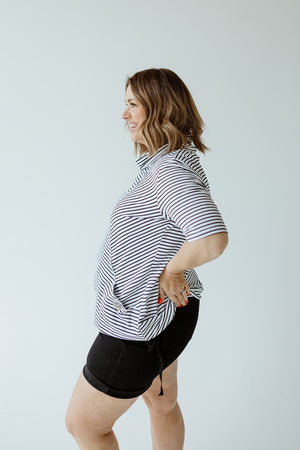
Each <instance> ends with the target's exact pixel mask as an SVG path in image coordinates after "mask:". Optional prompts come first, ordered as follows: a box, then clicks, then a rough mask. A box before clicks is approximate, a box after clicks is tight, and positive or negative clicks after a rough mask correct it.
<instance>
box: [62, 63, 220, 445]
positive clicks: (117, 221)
mask: <svg viewBox="0 0 300 450" xmlns="http://www.w3.org/2000/svg"><path fill="white" fill-rule="evenodd" d="M125 91H126V92H125V103H126V109H125V111H124V112H123V114H122V118H123V119H124V120H125V126H126V127H127V128H128V129H129V130H130V136H131V139H132V141H133V142H134V146H135V154H136V156H137V158H136V163H137V165H138V169H139V173H138V175H137V176H136V178H135V180H134V181H133V183H132V185H131V186H130V187H129V188H128V189H127V191H125V193H124V194H123V195H122V196H121V198H119V200H118V201H117V203H116V204H115V206H114V208H113V210H112V213H111V217H110V223H109V227H108V230H107V233H106V235H105V237H104V241H103V245H102V246H101V251H99V252H98V258H97V259H98V260H97V269H96V272H95V277H94V288H95V293H96V308H95V324H96V326H97V329H98V335H97V336H96V339H95V340H94V343H93V345H92V346H91V348H90V351H89V352H88V355H87V359H86V364H85V365H84V367H83V370H82V372H81V374H80V376H79V379H78V382H77V384H76V386H75V388H74V391H73V395H72V399H71V401H70V405H69V408H68V411H67V414H66V425H67V429H68V430H69V431H70V433H72V434H73V435H74V437H75V439H76V441H77V443H78V445H79V446H80V448H82V449H85V448H108V447H109V448H111V449H116V450H117V449H118V448H119V447H118V443H117V440H116V437H115V435H114V433H113V431H112V427H113V425H114V423H115V421H116V420H117V419H118V417H120V416H121V415H122V414H123V413H124V412H125V411H126V410H127V409H128V408H129V407H130V406H131V405H132V404H133V403H134V401H135V400H136V399H137V398H138V397H139V396H140V395H142V397H143V399H144V401H145V403H146V405H147V406H148V408H149V413H150V419H151V434H152V440H153V448H156V449H159V448H167V447H168V448H172V450H182V449H183V444H184V422H183V417H182V414H181V410H180V407H179V405H178V402H177V365H178V364H177V363H178V357H179V356H180V354H181V353H182V352H183V351H184V349H185V348H186V346H187V345H188V342H189V341H190V339H191V338H192V335H193V333H194V330H195V327H196V324H197V320H198V313H199V305H200V300H201V297H202V291H203V285H202V283H201V281H200V280H199V278H198V275H197V273H196V271H195V267H197V266H199V265H201V264H205V263H207V262H209V261H211V260H212V259H215V258H217V257H219V256H220V255H221V254H222V253H223V251H224V249H225V248H226V246H227V243H228V231H227V228H226V225H225V223H224V221H223V218H222V216H221V213H220V211H219V209H218V207H217V205H216V204H215V202H214V201H213V199H212V196H211V193H210V186H209V182H208V179H207V176H206V174H205V172H204V169H203V167H202V166H201V163H200V159H199V153H205V151H206V150H208V147H206V146H205V145H204V144H203V142H202V140H201V134H202V130H203V122H202V119H201V117H200V115H199V113H198V111H197V108H196V106H195V103H194V101H193V99H192V96H191V94H190V92H189V90H188V89H187V87H186V86H185V84H184V83H183V81H182V80H181V79H180V78H179V77H178V75H176V74H175V73H174V72H172V71H171V70H168V69H148V70H144V71H141V72H137V73H136V74H135V75H133V76H132V77H130V78H128V79H127V82H126V87H125ZM163 383H164V389H163ZM159 384H160V386H159ZM159 387H160V391H159ZM164 390H165V393H164Z"/></svg>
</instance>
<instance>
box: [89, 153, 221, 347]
mask: <svg viewBox="0 0 300 450" xmlns="http://www.w3.org/2000/svg"><path fill="white" fill-rule="evenodd" d="M166 147H167V144H166V145H164V146H162V147H160V148H159V149H158V151H157V153H156V154H155V155H152V156H151V157H149V154H148V153H144V154H143V155H141V156H139V157H138V158H137V159H136V163H137V164H138V166H139V168H140V171H139V173H138V175H137V177H136V178H135V179H134V181H133V183H132V185H131V186H130V187H129V188H128V189H127V190H126V191H125V192H124V193H123V194H122V195H121V197H120V198H119V199H118V201H117V203H116V205H115V206H114V208H113V211H112V213H111V216H110V221H109V227H108V230H107V232H106V235H105V237H104V241H103V244H102V246H101V248H100V250H99V251H98V261H97V264H98V265H97V269H96V273H95V276H94V289H95V292H96V308H95V325H96V326H97V328H98V329H99V331H100V332H102V333H104V334H108V335H111V336H115V337H117V338H121V339H129V340H136V341H147V340H150V339H152V338H154V337H155V336H157V335H158V334H159V333H161V332H162V331H163V330H164V329H165V328H166V327H167V325H168V324H169V323H170V322H171V320H172V319H173V317H174V315H175V312H176V308H177V306H176V305H175V304H174V303H173V302H172V301H171V300H170V299H169V298H168V297H167V296H166V297H165V298H164V299H163V302H162V303H158V298H159V276H160V274H161V272H162V271H163V269H164V268H165V266H166V265H167V263H168V262H169V261H170V260H171V259H172V258H173V256H174V255H176V253H177V252H178V251H179V250H180V248H181V246H182V244H183V243H184V242H185V241H186V240H187V241H189V242H191V241H195V240H197V239H200V238H204V237H206V236H209V235H212V234H215V233H221V232H224V231H225V232H227V228H226V226H225V224H224V221H223V219H222V216H221V214H220V212H219V210H218V208H217V206H216V204H215V203H214V201H213V199H212V197H211V195H210V187H209V183H208V180H207V177H206V174H205V172H204V170H203V168H202V166H201V164H200V160H199V150H198V149H197V148H196V147H194V146H193V144H192V145H191V146H189V147H185V148H179V149H177V150H173V151H172V152H171V153H168V154H166V153H165V148H166ZM184 276H185V279H186V282H187V284H188V285H189V287H190V293H191V296H194V297H197V298H198V299H199V300H200V298H201V293H202V291H203V285H202V283H201V281H200V280H199V278H198V275H197V273H196V271H195V269H191V270H185V271H184Z"/></svg>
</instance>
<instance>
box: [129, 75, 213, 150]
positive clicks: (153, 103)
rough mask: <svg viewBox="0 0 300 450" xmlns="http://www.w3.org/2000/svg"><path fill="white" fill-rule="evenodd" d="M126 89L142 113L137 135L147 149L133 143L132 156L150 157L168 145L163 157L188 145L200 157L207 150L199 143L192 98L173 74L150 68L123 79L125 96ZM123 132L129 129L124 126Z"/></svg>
mask: <svg viewBox="0 0 300 450" xmlns="http://www.w3.org/2000/svg"><path fill="white" fill-rule="evenodd" d="M128 85H130V88H131V90H132V92H133V94H134V95H135V97H136V98H137V100H138V101H140V103H141V104H142V106H143V107H144V109H145V112H146V119H145V120H144V122H143V123H142V124H141V128H140V131H141V133H142V135H143V136H144V139H145V141H146V142H147V146H146V145H144V144H142V143H139V142H135V143H134V153H135V156H137V154H138V153H139V155H140V156H141V155H142V154H143V153H145V152H149V155H150V156H152V155H153V154H155V153H156V151H157V150H158V148H159V147H161V146H163V145H165V144H168V146H167V148H166V150H165V151H166V153H169V152H171V151H173V150H176V149H178V148H182V147H188V146H189V145H191V143H193V144H194V146H195V147H197V149H198V150H199V151H200V152H202V153H205V151H206V150H210V148H209V147H207V146H206V145H204V143H203V142H202V140H201V134H202V133H203V127H204V123H203V120H202V119H201V117H200V114H199V112H198V110H197V107H196V105H195V102H194V100H193V98H192V95H191V93H190V91H189V90H188V88H187V87H186V85H185V84H184V82H183V81H182V80H181V78H179V76H178V75H176V73H175V72H173V71H172V70H169V69H153V68H152V69H147V70H142V71H140V72H136V73H135V74H134V75H133V76H132V77H127V80H126V86H125V92H126V89H127V87H128ZM125 128H127V130H128V129H129V127H128V124H127V122H126V123H125Z"/></svg>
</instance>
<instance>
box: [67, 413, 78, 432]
mask: <svg viewBox="0 0 300 450" xmlns="http://www.w3.org/2000/svg"><path fill="white" fill-rule="evenodd" d="M65 427H66V429H67V431H68V432H69V433H70V434H72V435H74V434H75V430H76V418H75V417H74V415H72V414H70V412H69V411H67V413H66V415H65Z"/></svg>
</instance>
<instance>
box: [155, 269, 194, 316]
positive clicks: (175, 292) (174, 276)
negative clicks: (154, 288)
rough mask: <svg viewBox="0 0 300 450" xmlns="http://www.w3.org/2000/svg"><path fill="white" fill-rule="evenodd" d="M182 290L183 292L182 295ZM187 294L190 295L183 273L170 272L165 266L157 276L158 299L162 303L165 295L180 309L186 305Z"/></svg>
mask: <svg viewBox="0 0 300 450" xmlns="http://www.w3.org/2000/svg"><path fill="white" fill-rule="evenodd" d="M184 290H185V292H184V293H182V292H183V291H184ZM188 294H190V288H189V285H188V284H187V282H186V280H185V277H184V272H178V273H174V272H170V271H169V270H168V267H167V266H166V267H165V268H164V270H163V271H162V273H161V274H160V276H159V297H160V298H161V299H162V301H164V299H165V295H166V296H167V297H169V299H170V300H171V301H172V302H173V303H175V305H176V306H178V307H179V308H181V306H186V305H187V303H188ZM158 303H161V301H158Z"/></svg>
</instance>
